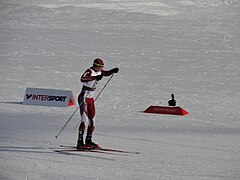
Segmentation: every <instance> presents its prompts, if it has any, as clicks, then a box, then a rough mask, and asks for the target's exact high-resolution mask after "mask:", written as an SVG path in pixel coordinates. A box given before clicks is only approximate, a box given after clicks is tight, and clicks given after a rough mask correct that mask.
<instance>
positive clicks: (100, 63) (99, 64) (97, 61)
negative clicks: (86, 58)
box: [93, 58, 104, 67]
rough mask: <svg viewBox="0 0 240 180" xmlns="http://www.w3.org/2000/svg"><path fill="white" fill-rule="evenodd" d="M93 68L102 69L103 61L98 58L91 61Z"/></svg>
mask: <svg viewBox="0 0 240 180" xmlns="http://www.w3.org/2000/svg"><path fill="white" fill-rule="evenodd" d="M93 67H104V63H103V60H102V59H100V58H97V59H95V60H94V61H93Z"/></svg>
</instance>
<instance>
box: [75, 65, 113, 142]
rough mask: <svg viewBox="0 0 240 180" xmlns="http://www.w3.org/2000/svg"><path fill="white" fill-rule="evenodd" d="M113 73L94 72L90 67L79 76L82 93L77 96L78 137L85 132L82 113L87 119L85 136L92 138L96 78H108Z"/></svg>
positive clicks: (81, 136)
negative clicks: (78, 114)
mask: <svg viewBox="0 0 240 180" xmlns="http://www.w3.org/2000/svg"><path fill="white" fill-rule="evenodd" d="M112 74H113V72H112V71H111V70H109V71H104V70H101V71H99V72H97V71H95V70H94V69H93V68H92V67H91V68H89V69H87V70H86V71H85V72H84V73H83V75H82V76H81V79H80V80H81V82H82V83H83V86H82V91H81V93H80V94H79V96H78V104H79V106H80V116H81V124H80V126H79V137H80V139H81V138H83V134H84V130H85V120H84V119H85V118H84V113H85V114H86V116H87V119H88V129H87V136H90V137H91V136H92V133H93V131H94V129H95V123H94V117H95V114H96V109H95V104H94V98H93V96H94V92H95V90H96V85H97V83H98V81H97V80H96V77H97V76H98V75H102V76H110V75H112Z"/></svg>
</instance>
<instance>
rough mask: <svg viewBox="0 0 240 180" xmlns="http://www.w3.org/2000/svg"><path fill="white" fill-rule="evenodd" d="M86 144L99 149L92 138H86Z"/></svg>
mask: <svg viewBox="0 0 240 180" xmlns="http://www.w3.org/2000/svg"><path fill="white" fill-rule="evenodd" d="M85 144H86V146H88V147H90V148H99V145H98V144H96V143H94V142H93V141H92V137H86V141H85Z"/></svg>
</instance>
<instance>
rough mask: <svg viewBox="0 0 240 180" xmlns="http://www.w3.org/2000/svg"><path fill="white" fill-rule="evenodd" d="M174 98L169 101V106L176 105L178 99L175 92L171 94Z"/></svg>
mask: <svg viewBox="0 0 240 180" xmlns="http://www.w3.org/2000/svg"><path fill="white" fill-rule="evenodd" d="M171 97H172V99H171V100H169V101H168V105H169V106H176V103H177V102H176V100H175V99H174V94H171Z"/></svg>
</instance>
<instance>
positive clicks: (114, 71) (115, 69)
mask: <svg viewBox="0 0 240 180" xmlns="http://www.w3.org/2000/svg"><path fill="white" fill-rule="evenodd" d="M111 71H112V72H113V73H118V71H119V68H113V69H112V70H111Z"/></svg>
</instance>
